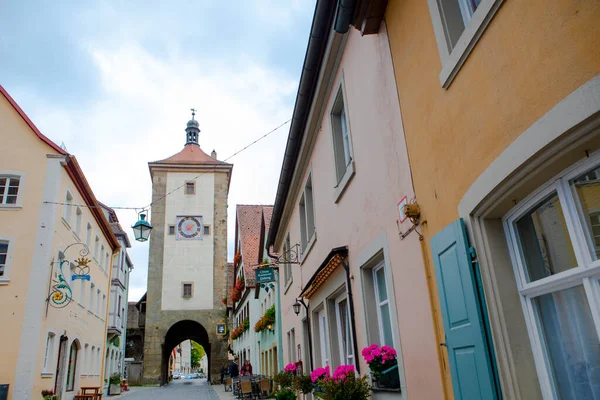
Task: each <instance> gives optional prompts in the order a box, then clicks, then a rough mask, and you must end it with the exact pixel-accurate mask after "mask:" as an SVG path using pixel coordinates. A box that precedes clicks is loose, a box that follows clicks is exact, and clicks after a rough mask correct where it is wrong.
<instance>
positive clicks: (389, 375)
mask: <svg viewBox="0 0 600 400" xmlns="http://www.w3.org/2000/svg"><path fill="white" fill-rule="evenodd" d="M373 385H374V386H375V388H377V389H400V374H399V373H398V364H396V365H394V366H393V367H391V368H388V369H386V370H384V371H381V373H380V374H378V375H377V376H374V377H373Z"/></svg>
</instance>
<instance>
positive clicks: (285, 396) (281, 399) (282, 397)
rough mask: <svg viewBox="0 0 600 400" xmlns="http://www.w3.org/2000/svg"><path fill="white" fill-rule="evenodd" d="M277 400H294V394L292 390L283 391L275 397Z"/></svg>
mask: <svg viewBox="0 0 600 400" xmlns="http://www.w3.org/2000/svg"><path fill="white" fill-rule="evenodd" d="M275 398H276V399H277V400H296V392H294V391H293V390H292V389H283V390H281V391H280V392H277V394H276V395H275Z"/></svg>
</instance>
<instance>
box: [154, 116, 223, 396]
mask: <svg viewBox="0 0 600 400" xmlns="http://www.w3.org/2000/svg"><path fill="white" fill-rule="evenodd" d="M185 131H186V144H185V147H184V148H183V150H182V151H180V152H179V153H177V154H175V155H174V156H171V157H169V158H166V159H164V160H160V161H155V162H151V163H149V164H148V166H149V168H150V175H151V177H152V218H151V223H152V225H153V227H154V229H153V230H152V234H151V235H150V255H149V260H148V292H147V298H146V329H145V339H144V377H143V380H144V383H147V384H151V383H160V384H164V383H166V382H167V377H168V367H167V364H168V360H169V354H170V353H171V351H172V350H173V348H174V347H175V346H176V345H177V344H179V343H180V342H182V341H183V340H186V339H192V340H194V341H195V342H198V343H199V344H201V345H202V346H204V348H205V350H206V353H207V355H208V360H209V368H208V369H209V371H208V373H209V379H210V378H211V377H212V378H213V379H216V377H217V376H218V375H219V368H220V366H221V364H222V363H223V362H225V361H226V357H227V353H226V351H227V344H226V342H225V341H224V340H223V338H222V337H220V336H218V335H217V332H216V327H217V324H218V323H219V322H220V321H221V320H222V319H223V315H224V308H225V306H224V305H223V303H222V301H221V300H222V298H223V296H225V294H226V276H227V272H226V271H227V270H226V269H227V195H228V192H229V182H230V179H231V170H232V168H233V165H231V164H227V163H224V162H221V161H218V160H217V159H216V157H217V155H216V153H215V152H214V151H213V153H212V154H211V156H209V155H207V154H206V153H204V152H203V151H202V149H201V148H200V146H199V144H198V136H199V133H200V129H199V128H198V121H196V120H194V114H192V119H191V120H190V121H189V122H188V123H187V128H186V130H185Z"/></svg>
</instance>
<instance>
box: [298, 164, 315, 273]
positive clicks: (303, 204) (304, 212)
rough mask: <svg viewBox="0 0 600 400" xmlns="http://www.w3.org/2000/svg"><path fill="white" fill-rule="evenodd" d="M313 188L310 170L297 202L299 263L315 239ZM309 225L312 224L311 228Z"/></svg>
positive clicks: (304, 257) (308, 251) (306, 254)
mask: <svg viewBox="0 0 600 400" xmlns="http://www.w3.org/2000/svg"><path fill="white" fill-rule="evenodd" d="M313 188H314V184H313V179H312V171H311V172H309V173H308V176H307V177H306V181H304V189H302V194H301V195H300V201H299V202H298V213H299V215H300V247H301V254H300V264H303V263H304V260H305V259H306V257H307V256H308V253H310V250H311V249H312V248H313V245H314V244H315V241H316V240H317V224H316V219H317V218H316V215H315V198H314V190H313ZM309 222H311V224H309ZM310 225H312V230H311V226H310Z"/></svg>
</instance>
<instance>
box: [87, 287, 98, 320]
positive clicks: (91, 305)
mask: <svg viewBox="0 0 600 400" xmlns="http://www.w3.org/2000/svg"><path fill="white" fill-rule="evenodd" d="M95 288H96V284H95V283H94V282H90V298H89V300H88V311H89V312H90V313H93V312H94V294H95V293H96V291H95V290H94V289H95Z"/></svg>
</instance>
